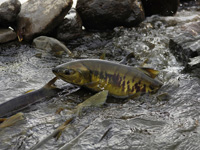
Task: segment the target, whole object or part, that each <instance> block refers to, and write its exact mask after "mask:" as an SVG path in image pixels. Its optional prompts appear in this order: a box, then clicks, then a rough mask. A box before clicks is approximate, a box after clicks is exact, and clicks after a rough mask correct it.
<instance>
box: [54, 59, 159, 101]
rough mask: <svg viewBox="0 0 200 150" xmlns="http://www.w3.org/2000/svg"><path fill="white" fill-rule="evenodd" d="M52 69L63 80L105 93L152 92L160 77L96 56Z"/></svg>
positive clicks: (157, 87) (133, 93)
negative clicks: (106, 91) (105, 91)
mask: <svg viewBox="0 0 200 150" xmlns="http://www.w3.org/2000/svg"><path fill="white" fill-rule="evenodd" d="M66 70H73V71H72V72H73V74H68V75H65V74H64V73H65V72H66ZM53 72H54V73H55V74H56V76H57V77H58V78H61V79H63V80H64V81H67V82H69V83H73V84H77V85H81V86H85V87H87V88H89V89H92V90H94V91H101V90H108V91H109V94H110V95H113V96H115V97H129V96H132V95H135V94H136V93H139V92H140V93H148V92H153V91H156V90H158V89H159V88H160V87H161V86H162V83H161V82H160V81H157V80H155V79H153V78H151V77H150V76H148V75H146V74H145V73H144V72H142V71H141V70H139V69H137V68H135V67H130V66H127V65H122V64H117V63H114V62H110V61H105V60H98V59H84V60H78V61H72V62H69V63H65V64H63V65H60V66H58V67H56V68H54V69H53ZM77 72H79V73H77ZM74 74H76V76H75V75H74ZM72 76H74V77H73V78H72ZM76 78H78V79H76ZM75 80H76V81H75ZM78 80H79V81H78ZM80 80H81V81H80Z"/></svg>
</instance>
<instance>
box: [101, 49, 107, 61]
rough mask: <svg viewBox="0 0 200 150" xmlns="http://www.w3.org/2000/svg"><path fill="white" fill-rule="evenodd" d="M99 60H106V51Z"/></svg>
mask: <svg viewBox="0 0 200 150" xmlns="http://www.w3.org/2000/svg"><path fill="white" fill-rule="evenodd" d="M99 59H102V60H105V59H106V52H105V51H104V52H103V53H102V54H101V56H100V57H99Z"/></svg>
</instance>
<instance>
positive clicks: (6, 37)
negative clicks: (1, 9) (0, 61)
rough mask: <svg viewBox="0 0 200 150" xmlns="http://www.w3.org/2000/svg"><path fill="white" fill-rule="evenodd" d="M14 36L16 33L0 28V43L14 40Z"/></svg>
mask: <svg viewBox="0 0 200 150" xmlns="http://www.w3.org/2000/svg"><path fill="white" fill-rule="evenodd" d="M16 37H17V35H16V33H15V32H13V31H12V30H11V29H0V43H6V42H9V41H12V40H15V39H16Z"/></svg>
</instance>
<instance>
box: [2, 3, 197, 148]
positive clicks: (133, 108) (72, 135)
mask: <svg viewBox="0 0 200 150" xmlns="http://www.w3.org/2000/svg"><path fill="white" fill-rule="evenodd" d="M194 21H200V12H199V11H196V9H195V7H193V8H192V9H191V10H190V9H186V10H182V9H181V10H180V11H179V12H178V13H177V15H176V16H174V17H159V16H152V17H149V18H147V19H146V21H145V22H143V23H142V24H141V25H140V27H138V28H128V29H127V28H123V27H118V28H115V29H114V32H110V31H108V32H103V33H88V34H87V35H85V36H84V37H82V38H79V39H76V40H73V41H70V42H68V43H67V46H68V47H69V49H70V50H71V51H72V52H73V53H74V54H75V56H76V57H77V58H99V56H100V55H101V54H102V53H104V52H105V53H106V59H108V60H112V61H120V60H122V59H123V58H124V56H125V55H127V54H128V53H130V52H134V55H135V60H136V61H137V63H136V64H142V63H143V62H144V61H146V60H147V63H146V66H148V67H153V68H155V69H158V70H160V75H159V76H158V78H159V79H160V80H161V81H162V82H163V83H164V86H163V87H162V88H161V89H160V90H159V92H158V93H156V94H155V95H143V96H141V97H138V98H135V99H131V100H125V101H120V103H114V102H113V101H118V100H117V99H115V100H113V99H112V100H111V99H110V98H109V99H108V101H111V102H109V103H106V104H105V105H104V106H103V107H102V108H88V109H85V111H84V112H83V114H82V116H81V117H79V118H77V119H76V120H75V121H74V122H73V123H72V124H71V125H70V126H69V127H67V128H66V129H65V131H64V132H63V134H62V135H61V137H60V138H59V139H58V140H57V141H56V140H55V139H51V140H50V141H48V142H47V143H46V144H44V145H43V146H42V147H41V149H43V150H44V149H47V150H51V149H52V150H53V149H59V148H61V147H62V146H63V145H65V144H67V145H65V146H66V147H67V148H68V149H69V148H71V149H76V150H78V149H87V150H93V149H101V150H104V149H115V150H117V149H120V150H121V149H127V150H128V149H136V150H137V149H138V150H141V149H145V150H146V149H148V150H149V149H153V150H154V149H180V150H184V149H187V150H188V149H200V145H199V143H200V128H199V121H200V111H199V110H200V85H199V83H200V79H199V78H196V77H194V76H193V75H190V74H184V73H182V72H181V71H182V69H183V67H182V64H181V63H179V62H177V61H176V59H175V57H174V56H173V55H172V54H171V53H170V51H169V48H168V46H169V39H170V38H171V37H173V36H175V35H177V34H178V33H179V31H180V27H181V25H183V24H185V23H188V22H194ZM70 60H72V58H69V57H68V55H67V54H64V55H63V56H62V57H55V56H53V55H52V54H51V52H44V51H41V50H37V49H34V48H32V47H31V46H29V45H28V44H26V43H22V44H19V43H17V42H14V43H10V44H6V45H0V71H1V74H0V81H1V82H0V87H1V88H0V103H2V102H5V101H7V100H9V99H10V98H13V97H16V96H18V95H21V94H23V93H24V92H26V91H28V90H30V89H39V88H41V87H42V86H43V85H44V84H45V83H47V82H48V81H49V80H50V79H52V78H53V77H54V75H53V73H52V72H51V69H52V68H53V67H54V66H57V65H58V64H62V63H64V62H68V61H70ZM135 60H133V62H130V64H135ZM57 84H58V86H64V85H67V86H69V89H66V91H65V92H64V93H60V94H59V95H58V96H57V97H54V98H52V99H48V100H46V101H44V102H40V103H37V104H35V105H33V106H30V108H29V109H26V110H25V111H24V115H25V120H23V121H20V122H18V123H17V124H15V125H14V126H12V127H8V128H6V129H3V130H0V141H1V142H0V149H2V150H4V149H5V150H6V149H20V150H21V149H30V148H31V147H33V146H34V145H35V144H36V143H37V142H39V141H41V140H42V139H43V138H45V137H47V136H48V135H50V134H51V133H52V132H53V131H54V130H55V129H56V128H57V127H58V126H59V125H60V124H62V123H63V122H64V121H66V120H67V119H68V118H69V117H70V110H71V109H72V108H73V107H74V106H76V105H77V104H78V103H80V102H82V101H83V100H85V99H87V98H88V97H89V96H91V95H92V94H93V93H91V92H90V91H88V90H84V89H83V90H79V91H77V92H74V93H70V91H73V90H76V89H77V87H73V86H71V85H70V84H67V83H64V82H62V81H59V82H58V83H57ZM162 93H168V95H170V98H169V99H167V100H163V101H160V100H158V99H157V96H158V95H159V94H162ZM59 108H64V111H62V112H61V114H56V113H55V112H56V110H58V109H59Z"/></svg>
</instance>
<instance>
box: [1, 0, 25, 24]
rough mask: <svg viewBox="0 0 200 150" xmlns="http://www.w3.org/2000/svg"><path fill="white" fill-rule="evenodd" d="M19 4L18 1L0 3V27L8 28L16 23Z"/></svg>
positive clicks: (11, 0) (10, 0) (9, 0)
mask: <svg viewBox="0 0 200 150" xmlns="http://www.w3.org/2000/svg"><path fill="white" fill-rule="evenodd" d="M20 9H21V3H20V2H19V1H18V0H7V1H4V2H3V3H2V2H0V26H1V27H8V26H10V25H11V24H13V22H15V21H16V19H17V15H18V13H19V12H20Z"/></svg>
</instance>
